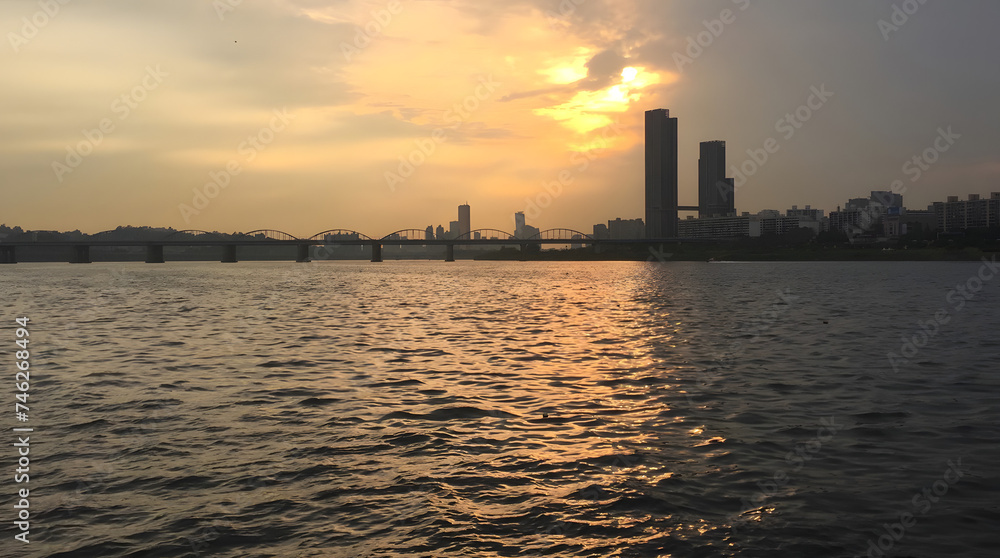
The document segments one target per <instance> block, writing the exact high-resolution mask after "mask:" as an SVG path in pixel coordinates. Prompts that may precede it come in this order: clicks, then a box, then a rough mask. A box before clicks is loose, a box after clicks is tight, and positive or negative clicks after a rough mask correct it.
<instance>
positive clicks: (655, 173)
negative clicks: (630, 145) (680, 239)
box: [646, 109, 736, 239]
mask: <svg viewBox="0 0 1000 558" xmlns="http://www.w3.org/2000/svg"><path fill="white" fill-rule="evenodd" d="M735 195H736V186H735V182H734V180H733V179H732V178H726V142H724V141H706V142H702V143H701V155H700V158H699V159H698V206H697V207H693V206H681V205H678V202H677V119H676V118H670V111H669V110H666V109H657V110H650V111H646V238H649V239H667V238H677V221H678V218H677V213H678V211H697V212H698V216H699V217H700V218H702V219H704V218H709V217H729V216H733V215H735V214H736V197H735Z"/></svg>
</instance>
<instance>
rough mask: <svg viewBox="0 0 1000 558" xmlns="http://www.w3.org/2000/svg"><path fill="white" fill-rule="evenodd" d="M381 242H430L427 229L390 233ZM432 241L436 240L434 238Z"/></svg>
mask: <svg viewBox="0 0 1000 558" xmlns="http://www.w3.org/2000/svg"><path fill="white" fill-rule="evenodd" d="M379 240H381V241H383V242H391V241H393V240H428V239H427V230H426V229H402V230H398V231H396V232H394V233H389V234H387V235H385V236H383V237H382V238H380V239H379ZM430 240H434V239H433V238H432V239H430Z"/></svg>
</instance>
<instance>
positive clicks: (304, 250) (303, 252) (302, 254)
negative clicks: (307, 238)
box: [295, 244, 312, 263]
mask: <svg viewBox="0 0 1000 558" xmlns="http://www.w3.org/2000/svg"><path fill="white" fill-rule="evenodd" d="M297 248H298V254H297V255H296V257H295V261H296V262H297V263H309V262H311V261H312V258H310V257H309V245H308V244H299V245H298V246H297Z"/></svg>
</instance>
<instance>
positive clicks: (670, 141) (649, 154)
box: [646, 109, 677, 238]
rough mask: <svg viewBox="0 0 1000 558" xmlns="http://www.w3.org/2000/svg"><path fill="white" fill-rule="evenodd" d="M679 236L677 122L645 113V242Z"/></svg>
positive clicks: (662, 114)
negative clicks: (647, 239)
mask: <svg viewBox="0 0 1000 558" xmlns="http://www.w3.org/2000/svg"><path fill="white" fill-rule="evenodd" d="M676 236H677V119H676V118H670V111H669V110H666V109H656V110H649V111H646V238H673V237H676Z"/></svg>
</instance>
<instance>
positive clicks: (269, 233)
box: [242, 229, 302, 240]
mask: <svg viewBox="0 0 1000 558" xmlns="http://www.w3.org/2000/svg"><path fill="white" fill-rule="evenodd" d="M242 235H243V236H253V237H258V238H260V237H263V238H264V239H265V240H302V239H301V238H298V237H296V236H293V235H290V234H288V233H286V232H284V231H276V230H273V229H259V230H256V231H250V232H248V233H242Z"/></svg>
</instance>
